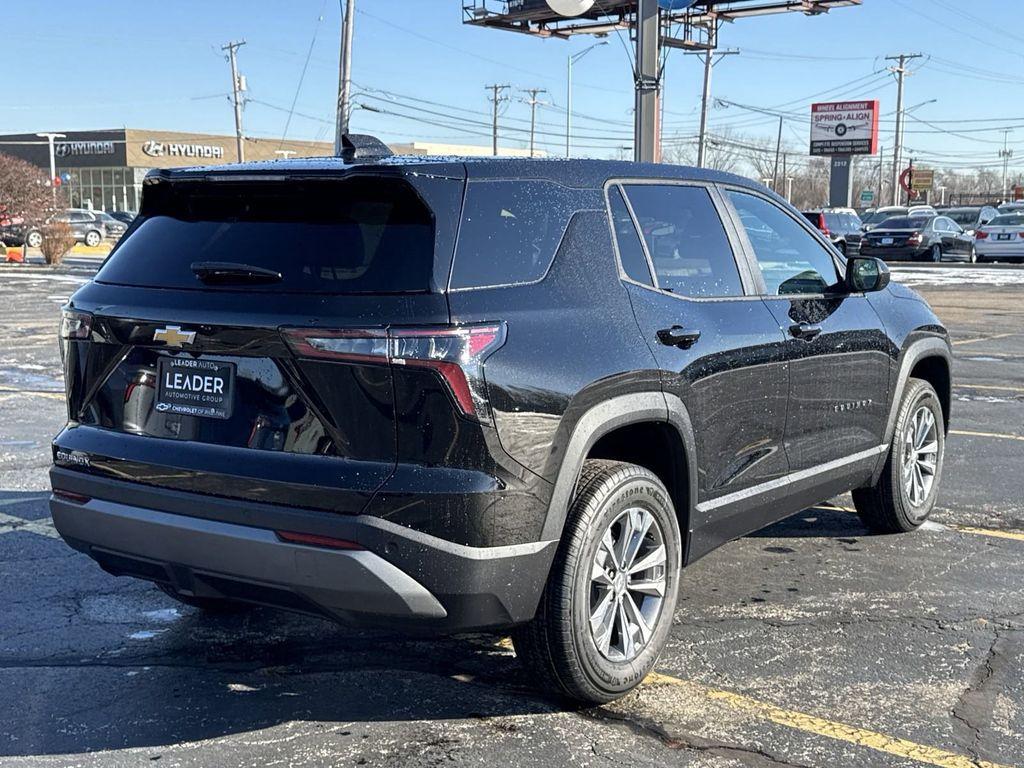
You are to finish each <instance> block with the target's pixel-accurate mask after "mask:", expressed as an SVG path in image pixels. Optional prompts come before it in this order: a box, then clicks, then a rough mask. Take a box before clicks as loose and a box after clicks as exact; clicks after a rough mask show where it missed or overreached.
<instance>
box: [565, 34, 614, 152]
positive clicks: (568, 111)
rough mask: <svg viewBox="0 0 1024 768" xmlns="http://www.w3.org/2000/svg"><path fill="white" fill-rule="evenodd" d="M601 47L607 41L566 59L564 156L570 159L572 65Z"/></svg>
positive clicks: (595, 44) (606, 43)
mask: <svg viewBox="0 0 1024 768" xmlns="http://www.w3.org/2000/svg"><path fill="white" fill-rule="evenodd" d="M602 45H608V41H607V40H602V41H601V42H599V43H594V44H593V45H591V46H589V47H587V48H584V49H583V50H582V51H580V52H579V53H574V54H572V55H571V56H569V58H568V70H569V71H568V73H567V75H566V79H565V156H566V157H570V156H571V155H572V65H573V64H575V63H576V62H577V61H579V60H580V59H582V58H583V57H584V56H586V55H587V54H588V53H590V52H591V51H592V50H594V49H595V48H600V47H601V46H602Z"/></svg>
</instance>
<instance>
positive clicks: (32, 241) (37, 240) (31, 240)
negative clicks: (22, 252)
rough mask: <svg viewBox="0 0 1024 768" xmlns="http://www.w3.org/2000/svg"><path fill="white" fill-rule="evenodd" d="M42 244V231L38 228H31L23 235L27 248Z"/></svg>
mask: <svg viewBox="0 0 1024 768" xmlns="http://www.w3.org/2000/svg"><path fill="white" fill-rule="evenodd" d="M42 244H43V233H42V232H40V231H39V230H36V229H33V230H32V231H31V232H29V233H28V234H27V235H25V245H27V246H28V247H29V248H38V247H39V246H41V245H42Z"/></svg>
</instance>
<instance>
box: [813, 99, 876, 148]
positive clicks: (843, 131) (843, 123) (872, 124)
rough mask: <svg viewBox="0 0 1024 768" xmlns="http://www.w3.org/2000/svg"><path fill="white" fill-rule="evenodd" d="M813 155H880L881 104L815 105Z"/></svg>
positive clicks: (873, 102) (828, 103)
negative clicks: (879, 119) (879, 123)
mask: <svg viewBox="0 0 1024 768" xmlns="http://www.w3.org/2000/svg"><path fill="white" fill-rule="evenodd" d="M811 154H812V155H818V156H832V155H876V154H878V101H833V102H827V103H823V104H812V105H811Z"/></svg>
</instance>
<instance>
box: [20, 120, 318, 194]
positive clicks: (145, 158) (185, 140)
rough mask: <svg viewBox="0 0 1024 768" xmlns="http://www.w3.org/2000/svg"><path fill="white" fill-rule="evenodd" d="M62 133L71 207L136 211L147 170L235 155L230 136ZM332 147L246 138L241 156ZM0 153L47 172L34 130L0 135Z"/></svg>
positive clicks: (62, 170) (60, 171)
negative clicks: (32, 131) (243, 153)
mask: <svg viewBox="0 0 1024 768" xmlns="http://www.w3.org/2000/svg"><path fill="white" fill-rule="evenodd" d="M62 133H64V137H63V138H59V139H57V140H56V143H55V145H54V155H55V160H56V166H57V176H58V177H59V178H60V179H61V182H62V186H63V188H64V190H65V193H66V194H67V197H68V200H69V202H70V204H71V206H72V207H75V208H94V209H97V210H107V211H112V210H126V211H137V210H138V206H139V196H140V194H141V190H142V179H143V177H144V176H145V175H146V172H147V171H149V170H150V169H152V168H177V167H181V166H188V165H220V164H222V163H233V162H236V161H237V159H238V158H237V150H236V144H235V137H234V136H214V135H210V134H205V133H179V132H173V131H146V130H138V129H135V128H116V129H113V130H105V131H64V132H62ZM333 151H334V147H333V144H330V143H328V142H313V141H283V142H282V141H280V140H279V139H250V138H247V139H245V159H246V160H274V159H277V158H279V157H285V156H288V155H299V156H310V155H330V154H331V153H332V152H333ZM0 153H4V154H8V155H14V156H15V157H20V158H22V159H23V160H27V161H29V162H30V163H32V164H33V165H37V166H39V167H40V168H42V169H44V170H45V171H46V172H47V174H49V169H50V150H49V146H48V145H47V141H46V139H41V138H39V137H38V136H37V135H36V134H34V133H26V134H10V135H6V136H3V135H0Z"/></svg>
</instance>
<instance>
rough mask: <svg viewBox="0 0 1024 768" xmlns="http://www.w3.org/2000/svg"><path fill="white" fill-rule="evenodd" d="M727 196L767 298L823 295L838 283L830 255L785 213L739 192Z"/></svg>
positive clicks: (773, 205) (776, 207)
mask: <svg viewBox="0 0 1024 768" xmlns="http://www.w3.org/2000/svg"><path fill="white" fill-rule="evenodd" d="M729 197H730V199H731V200H732V203H733V205H734V206H735V207H736V212H737V213H738V214H739V217H740V221H742V222H743V226H744V228H745V229H746V230H747V236H748V237H749V238H750V244H751V245H752V246H753V248H754V254H755V255H756V256H757V263H758V265H759V266H760V267H761V274H763V275H764V281H765V285H766V287H767V290H768V293H769V294H770V295H773V296H775V295H779V296H782V295H791V294H806V293H824V292H825V291H826V290H828V289H829V288H830V287H832V286H834V285H835V284H836V283H837V282H838V275H837V274H836V267H835V262H833V261H832V256H831V255H830V254H829V252H828V251H827V250H826V249H825V247H824V246H823V245H821V243H819V242H818V241H817V240H816V239H815V238H814V237H813V236H812V235H811V234H810V233H809V232H808V231H807V230H805V229H804V228H803V227H801V226H800V225H799V224H798V223H797V222H796V221H795V220H794V219H793V218H791V217H790V216H789V214H787V213H786V212H785V211H784V210H782V209H781V208H779V207H778V206H777V205H775V204H774V203H770V202H768V201H767V200H764V199H762V198H759V197H755V196H753V195H748V194H744V193H742V192H730V193H729Z"/></svg>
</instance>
